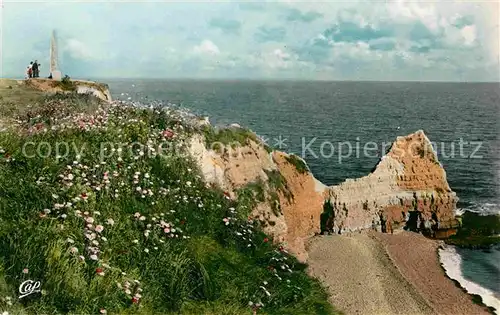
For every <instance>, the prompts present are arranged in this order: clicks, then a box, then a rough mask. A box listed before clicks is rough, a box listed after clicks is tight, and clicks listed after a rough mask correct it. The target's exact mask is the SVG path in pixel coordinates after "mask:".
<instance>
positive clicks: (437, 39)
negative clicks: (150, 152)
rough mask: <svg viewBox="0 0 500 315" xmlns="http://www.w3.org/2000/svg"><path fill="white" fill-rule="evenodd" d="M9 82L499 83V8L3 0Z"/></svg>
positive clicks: (447, 1)
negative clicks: (26, 75)
mask: <svg viewBox="0 0 500 315" xmlns="http://www.w3.org/2000/svg"><path fill="white" fill-rule="evenodd" d="M0 10H1V22H2V23H1V32H2V49H1V53H2V58H1V60H2V63H1V69H0V70H1V75H2V76H4V77H12V76H18V77H21V76H23V72H24V69H25V67H26V65H27V64H28V63H29V61H31V60H33V59H38V60H39V62H40V63H41V64H42V67H41V70H42V75H43V76H46V75H48V73H46V71H47V69H48V64H49V60H48V59H49V40H50V34H51V31H52V30H53V29H55V30H56V31H57V32H58V37H59V58H60V68H61V70H62V72H63V73H65V74H68V75H70V76H71V77H79V78H98V77H101V78H106V77H108V78H111V77H115V78H116V77H150V78H159V77H166V78H221V79H222V78H251V79H304V80H311V79H319V80H421V81H429V80H430V81H436V80H437V81H499V72H500V67H499V60H498V59H499V31H498V23H499V5H498V3H494V2H472V1H468V2H466V3H464V2H453V1H451V0H442V1H421V2H418V1H390V2H387V1H384V2H382V1H322V2H294V1H274V2H241V1H240V2H231V1H204V2H202V1H197V2H190V1H183V2H180V1H178V2H171V1H146V0H144V1H135V2H127V1H106V2H104V1H101V2H99V1H71V0H67V1H43V2H42V1H30V2H21V1H9V0H4V1H3V7H2V8H1V9H0Z"/></svg>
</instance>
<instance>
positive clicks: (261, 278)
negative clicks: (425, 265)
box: [0, 95, 333, 314]
mask: <svg viewBox="0 0 500 315" xmlns="http://www.w3.org/2000/svg"><path fill="white" fill-rule="evenodd" d="M82 97H83V96H82ZM77 101H78V102H80V101H81V100H79V98H78V97H76V96H74V95H71V96H70V97H68V98H64V97H61V96H57V97H55V98H54V99H52V100H50V101H47V102H46V104H45V105H46V107H44V106H43V105H42V106H40V107H38V108H37V111H36V115H34V113H31V114H29V115H27V116H26V115H25V116H20V117H19V121H18V124H19V126H20V128H19V129H18V130H17V132H16V133H13V132H10V133H0V187H1V195H2V198H0V310H1V311H4V310H5V311H6V312H7V311H8V312H16V310H21V309H24V311H25V312H27V313H30V312H34V311H35V310H36V312H38V313H39V312H43V313H73V314H107V313H110V314H116V313H123V312H128V313H130V314H132V313H133V314H140V313H145V314H146V313H147V314H150V313H155V314H169V313H172V314H174V313H175V314H177V313H179V312H180V313H183V314H203V313H217V314H222V313H224V314H252V313H262V314H264V313H267V314H331V313H332V312H333V310H332V308H331V306H330V305H329V304H328V302H327V297H326V294H325V292H324V290H323V289H322V288H321V286H320V285H319V284H318V283H317V281H315V280H313V279H310V278H308V277H307V275H306V274H305V272H304V266H303V265H301V264H299V263H298V262H297V261H296V260H295V259H294V258H293V257H292V256H290V255H288V253H287V252H286V250H285V249H284V248H283V247H282V246H275V245H273V242H272V240H270V239H269V238H268V237H267V236H266V235H264V234H263V233H262V231H261V230H260V227H259V226H258V223H257V222H254V221H253V220H252V219H251V218H248V217H247V214H248V213H249V211H250V209H251V208H252V200H251V199H252V198H246V199H241V198H240V199H239V200H238V201H232V200H231V199H230V198H229V197H228V194H227V193H225V192H223V191H220V190H218V189H217V188H214V187H213V188H207V186H206V184H205V183H204V182H203V180H202V178H201V176H200V172H199V170H198V169H197V167H196V165H195V163H194V162H193V161H192V159H191V158H190V157H189V155H188V154H187V150H186V147H187V140H188V139H189V138H190V136H191V135H192V134H193V132H195V131H196V128H197V127H196V126H195V124H194V123H193V122H194V121H196V119H194V118H193V117H192V116H191V115H190V114H189V113H187V112H184V111H182V110H174V109H171V108H168V107H164V108H141V107H137V106H134V105H133V104H132V105H131V104H123V103H121V102H114V103H112V104H94V103H92V104H89V106H91V107H92V108H93V110H92V111H85V110H82V108H81V106H76V105H74V104H73V103H74V102H77ZM87 101H88V100H87ZM87 101H86V102H87ZM61 104H63V105H64V106H62V105H61ZM58 108H61V109H60V110H57V109H58ZM41 142H45V143H48V144H50V145H51V146H56V144H58V143H63V142H64V143H71V146H73V148H78V150H76V149H75V150H69V151H68V152H66V153H67V154H64V155H61V154H60V155H54V154H52V155H51V154H43V155H40V154H38V155H37V154H33V155H30V156H29V157H28V156H27V155H26V152H25V151H23V150H24V149H25V148H26V144H27V143H35V144H37V143H41ZM103 144H107V145H105V146H103ZM137 144H140V145H137ZM165 150H166V151H165ZM45 153H46V152H45ZM165 153H166V154H165ZM28 276H29V278H30V279H36V280H37V281H40V282H41V285H42V288H43V290H42V294H39V295H38V296H36V295H34V296H33V297H30V299H27V300H25V301H22V303H21V302H19V301H18V299H16V298H13V297H15V296H16V294H17V293H16V292H17V288H18V286H19V284H20V283H21V282H22V281H23V280H24V279H27V278H28Z"/></svg>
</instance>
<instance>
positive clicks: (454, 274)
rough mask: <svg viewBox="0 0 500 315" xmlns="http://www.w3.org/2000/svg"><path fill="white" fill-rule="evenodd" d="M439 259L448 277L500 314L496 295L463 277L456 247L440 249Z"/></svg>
mask: <svg viewBox="0 0 500 315" xmlns="http://www.w3.org/2000/svg"><path fill="white" fill-rule="evenodd" d="M439 259H440V261H441V264H442V265H443V268H444V269H445V271H446V274H447V275H448V277H450V278H451V279H454V280H456V281H458V282H459V283H460V285H461V286H462V287H463V288H464V289H465V290H466V291H467V292H468V293H471V294H477V295H479V296H481V298H482V299H483V303H484V304H486V305H487V306H490V307H493V308H495V314H497V315H499V314H500V313H499V311H500V299H498V298H496V297H495V293H494V292H492V291H491V290H488V289H486V288H483V287H482V286H480V285H478V284H477V283H474V282H471V281H469V280H467V279H465V278H464V277H463V275H462V271H461V265H462V258H461V257H460V255H459V254H458V253H457V250H456V248H455V247H454V246H450V245H446V246H445V248H444V249H439Z"/></svg>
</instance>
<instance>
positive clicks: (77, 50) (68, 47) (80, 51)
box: [63, 38, 98, 60]
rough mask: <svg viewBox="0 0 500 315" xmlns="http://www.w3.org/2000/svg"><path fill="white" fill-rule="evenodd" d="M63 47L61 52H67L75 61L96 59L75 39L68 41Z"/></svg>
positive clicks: (86, 47)
mask: <svg viewBox="0 0 500 315" xmlns="http://www.w3.org/2000/svg"><path fill="white" fill-rule="evenodd" d="M63 47H64V48H63V50H64V51H67V52H68V53H69V54H70V55H71V57H73V58H75V59H81V60H94V59H98V58H97V55H96V54H95V52H93V51H92V50H91V49H90V48H89V47H88V46H87V45H86V44H85V43H83V42H81V41H79V40H77V39H74V38H70V39H68V40H67V41H66V43H65V45H64V46H63Z"/></svg>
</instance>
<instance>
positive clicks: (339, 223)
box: [327, 131, 458, 236]
mask: <svg viewBox="0 0 500 315" xmlns="http://www.w3.org/2000/svg"><path fill="white" fill-rule="evenodd" d="M328 195H329V197H328V199H327V201H328V202H329V203H330V204H331V205H332V207H333V220H331V222H332V224H331V226H329V227H328V228H329V229H331V231H332V232H334V233H342V232H348V231H356V230H363V229H368V228H375V229H379V230H382V231H383V232H392V230H393V229H397V228H403V227H406V228H408V229H410V230H421V231H426V232H429V233H435V232H436V231H439V232H438V233H440V234H441V233H442V232H443V230H447V231H448V230H450V229H453V228H454V227H456V226H457V225H458V221H456V220H455V215H454V210H455V208H456V204H457V201H458V198H457V196H456V194H455V193H454V192H452V191H451V189H450V186H449V185H448V182H447V180H446V173H445V171H444V169H443V167H442V166H441V164H440V163H439V162H438V160H437V156H436V153H435V152H434V150H433V148H432V145H431V143H430V141H429V139H428V138H427V136H426V135H425V134H424V132H423V131H418V132H416V133H413V134H411V135H408V136H406V137H398V138H397V139H396V141H395V142H394V143H393V145H392V147H391V149H390V150H389V152H388V153H387V154H386V155H385V156H384V157H383V158H382V159H381V161H380V162H379V164H378V165H377V167H376V168H375V170H374V171H373V172H372V173H371V174H369V175H368V176H365V177H362V178H359V179H355V180H346V182H344V183H342V184H340V185H338V186H333V187H330V188H329V191H328ZM438 236H439V235H438Z"/></svg>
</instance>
